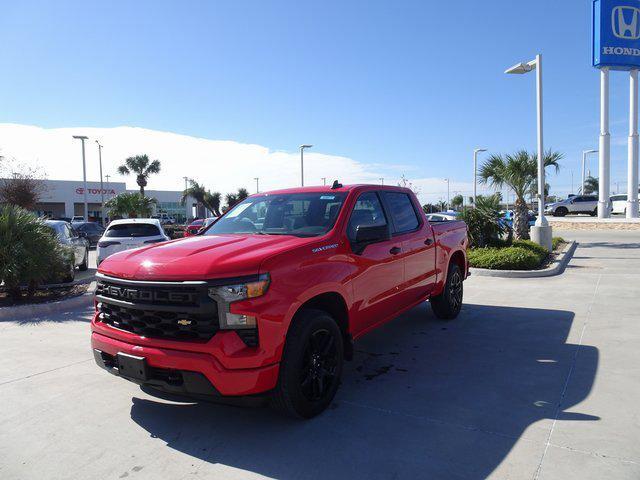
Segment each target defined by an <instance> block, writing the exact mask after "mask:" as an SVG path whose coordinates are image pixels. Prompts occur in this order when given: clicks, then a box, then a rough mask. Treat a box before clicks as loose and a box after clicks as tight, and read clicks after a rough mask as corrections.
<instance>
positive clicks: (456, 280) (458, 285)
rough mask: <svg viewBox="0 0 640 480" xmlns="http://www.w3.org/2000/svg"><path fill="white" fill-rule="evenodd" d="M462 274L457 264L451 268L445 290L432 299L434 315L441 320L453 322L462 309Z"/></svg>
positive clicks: (430, 301) (453, 264) (430, 300)
mask: <svg viewBox="0 0 640 480" xmlns="http://www.w3.org/2000/svg"><path fill="white" fill-rule="evenodd" d="M462 280H463V279H462V272H461V271H460V267H459V266H458V264H456V263H452V264H451V265H450V266H449V272H448V273H447V281H446V283H445V286H444V290H442V293H441V294H440V295H438V296H435V297H431V298H430V299H429V303H430V304H431V310H433V313H434V315H435V316H436V317H437V318H439V319H441V320H453V319H454V318H456V317H457V316H458V314H459V313H460V310H461V309H462V297H463V293H464V290H463V285H462Z"/></svg>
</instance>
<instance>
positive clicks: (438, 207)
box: [436, 200, 447, 212]
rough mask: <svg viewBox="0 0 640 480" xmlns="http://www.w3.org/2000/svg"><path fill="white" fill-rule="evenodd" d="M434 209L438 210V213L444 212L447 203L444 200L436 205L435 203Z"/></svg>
mask: <svg viewBox="0 0 640 480" xmlns="http://www.w3.org/2000/svg"><path fill="white" fill-rule="evenodd" d="M436 208H437V209H438V211H439V212H446V211H447V202H445V201H444V200H440V201H439V202H438V203H436Z"/></svg>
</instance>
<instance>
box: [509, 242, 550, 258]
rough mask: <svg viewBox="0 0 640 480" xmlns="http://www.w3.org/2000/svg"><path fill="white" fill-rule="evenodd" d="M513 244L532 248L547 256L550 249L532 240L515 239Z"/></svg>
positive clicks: (537, 252)
mask: <svg viewBox="0 0 640 480" xmlns="http://www.w3.org/2000/svg"><path fill="white" fill-rule="evenodd" d="M512 246H514V247H520V248H524V249H526V250H531V251H532V252H534V253H536V254H538V255H544V256H547V255H548V254H549V250H547V249H546V248H544V247H543V246H542V245H538V244H537V243H535V242H532V241H531V240H515V241H514V242H513V243H512Z"/></svg>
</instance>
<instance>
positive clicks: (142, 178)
mask: <svg viewBox="0 0 640 480" xmlns="http://www.w3.org/2000/svg"><path fill="white" fill-rule="evenodd" d="M118 173H119V174H120V175H129V174H131V173H134V174H135V175H136V183H137V184H138V186H139V187H140V195H142V196H143V197H144V187H146V186H147V179H148V178H149V175H151V174H152V173H160V160H153V161H151V160H149V156H148V155H136V156H135V157H129V158H127V159H126V160H125V161H124V165H120V166H119V167H118Z"/></svg>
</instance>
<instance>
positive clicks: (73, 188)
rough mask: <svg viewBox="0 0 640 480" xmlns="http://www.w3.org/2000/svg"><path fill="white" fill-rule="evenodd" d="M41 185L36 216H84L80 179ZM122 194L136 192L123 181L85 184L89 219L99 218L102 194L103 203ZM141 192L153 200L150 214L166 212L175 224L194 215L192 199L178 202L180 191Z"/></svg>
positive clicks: (55, 181)
mask: <svg viewBox="0 0 640 480" xmlns="http://www.w3.org/2000/svg"><path fill="white" fill-rule="evenodd" d="M43 184H44V191H43V192H42V194H41V195H40V201H39V202H38V204H37V205H36V211H37V213H38V214H39V215H41V216H44V215H46V216H48V217H50V218H72V217H73V216H74V215H80V216H84V191H85V187H84V182H82V181H81V180H79V181H78V180H43ZM123 192H129V193H135V192H138V190H127V186H126V184H125V183H124V182H103V189H102V190H101V189H100V182H87V203H88V206H89V219H90V220H99V219H100V218H101V217H102V209H101V201H102V194H103V193H104V201H105V202H106V201H107V200H109V199H110V198H112V197H115V196H116V195H118V194H119V193H123ZM144 193H145V195H146V196H147V197H150V198H155V199H156V200H157V204H156V206H155V211H154V215H157V214H161V213H166V214H168V215H169V216H171V217H173V218H175V219H176V221H177V222H184V221H185V220H187V219H190V218H193V216H194V215H193V212H194V207H195V204H194V201H193V199H187V202H186V204H185V205H182V203H181V202H180V200H181V198H182V192H181V191H163V190H145V192H144ZM105 217H108V212H105Z"/></svg>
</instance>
